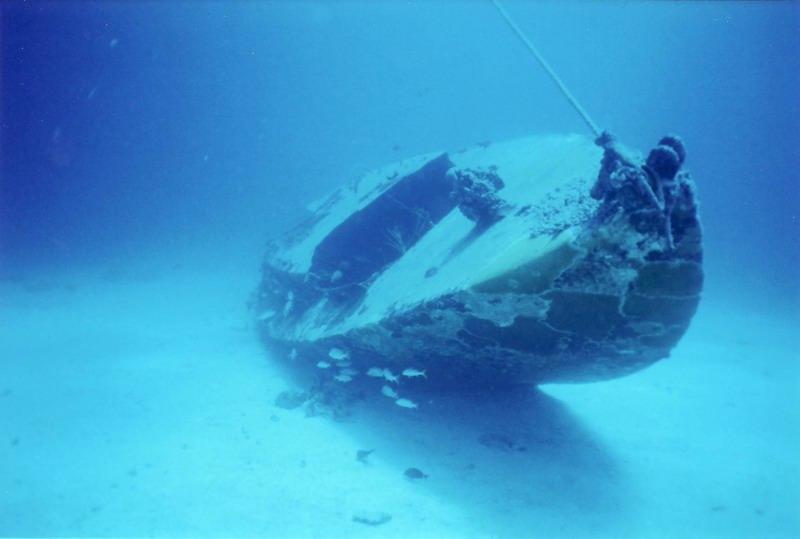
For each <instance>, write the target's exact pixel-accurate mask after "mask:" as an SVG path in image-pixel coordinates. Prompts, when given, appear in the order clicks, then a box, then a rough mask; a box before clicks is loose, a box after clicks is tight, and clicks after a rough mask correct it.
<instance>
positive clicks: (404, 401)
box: [394, 399, 419, 409]
mask: <svg viewBox="0 0 800 539" xmlns="http://www.w3.org/2000/svg"><path fill="white" fill-rule="evenodd" d="M394 403H395V404H396V405H398V406H400V407H402V408H409V409H414V408H419V406H417V403H416V402H414V401H410V400H408V399H397V400H396V401H394Z"/></svg>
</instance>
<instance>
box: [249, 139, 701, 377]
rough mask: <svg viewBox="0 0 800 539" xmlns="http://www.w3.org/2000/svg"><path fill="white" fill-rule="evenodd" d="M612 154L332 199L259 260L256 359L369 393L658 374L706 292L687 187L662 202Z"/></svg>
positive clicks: (570, 143) (483, 149)
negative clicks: (390, 387) (272, 357)
mask: <svg viewBox="0 0 800 539" xmlns="http://www.w3.org/2000/svg"><path fill="white" fill-rule="evenodd" d="M609 148H610V147H608V146H607V148H606V151H605V153H604V150H603V149H602V148H600V147H599V146H598V145H596V144H595V143H594V142H593V141H591V140H589V139H587V138H585V137H582V136H578V135H568V136H536V137H528V138H524V139H518V140H513V141H509V142H504V143H497V144H482V145H479V146H476V147H472V148H468V149H465V150H461V151H458V152H450V153H438V154H429V155H423V156H419V157H415V158H412V159H408V160H405V161H402V162H400V163H396V164H393V165H389V166H386V167H383V168H381V169H379V170H376V171H374V172H372V173H369V174H367V175H365V176H364V177H362V178H361V179H359V180H358V181H355V182H353V183H351V184H349V185H347V186H344V187H341V188H339V189H337V190H336V191H335V192H334V193H333V194H331V195H330V196H329V197H327V198H326V199H325V200H323V201H322V202H321V203H318V204H316V205H314V206H312V207H311V208H310V210H311V216H310V218H309V219H308V220H307V221H306V222H305V223H303V224H301V225H300V226H298V227H297V228H296V229H294V230H292V231H291V232H290V233H288V234H287V235H286V236H285V237H283V238H281V239H279V240H277V241H275V242H273V243H272V245H271V247H270V250H269V252H268V254H267V256H266V259H265V262H264V265H263V278H262V281H261V283H260V286H259V288H258V290H257V292H256V293H255V295H254V298H253V302H252V305H253V308H254V311H255V315H256V319H257V325H258V330H259V333H260V335H261V337H262V339H263V341H264V342H265V343H266V344H267V346H268V347H269V348H270V349H271V350H272V351H273V352H274V353H275V354H276V355H277V356H278V357H279V358H282V361H284V362H285V363H286V365H287V366H289V368H291V369H294V370H296V371H298V372H305V373H307V374H308V373H313V374H314V375H316V376H318V377H321V378H322V379H323V380H330V381H331V382H332V383H342V384H349V385H350V387H356V386H358V387H362V386H364V385H374V386H375V387H376V391H377V390H379V389H380V387H381V386H382V385H383V384H385V383H390V384H391V383H392V382H393V380H392V379H393V378H394V377H397V381H405V380H406V379H407V380H408V381H409V383H412V380H413V384H414V386H415V388H417V389H419V390H424V391H427V390H447V389H459V388H467V387H471V388H496V387H503V386H510V385H520V384H541V383H545V382H585V381H594V380H604V379H609V378H613V377H617V376H622V375H626V374H629V373H631V372H634V371H636V370H638V369H641V368H643V367H645V366H647V365H650V364H652V363H653V362H655V361H657V360H659V359H662V358H664V357H666V356H668V355H669V353H670V350H671V349H672V348H673V347H674V346H675V344H676V343H677V342H678V340H679V339H680V338H681V336H682V335H683V333H684V332H685V331H686V329H687V327H688V325H689V322H690V320H691V318H692V316H693V314H694V312H695V310H696V308H697V305H698V302H699V298H700V291H701V288H702V280H703V273H702V243H701V228H700V223H699V220H698V216H697V204H696V201H695V191H694V184H693V182H692V180H691V178H690V177H689V175H688V174H687V173H686V172H683V171H677V169H676V171H677V173H676V174H674V175H673V174H672V171H668V172H667V174H668V175H671V176H672V177H671V178H665V181H664V185H663V186H662V185H661V184H660V183H659V182H660V179H659V177H658V176H659V174H658V173H660V172H661V170H662V169H663V168H664V167H661V165H659V164H658V163H657V162H650V160H649V159H648V160H647V161H646V160H645V159H644V158H641V157H637V156H636V155H632V154H631V152H627V151H624V150H622V149H620V148H619V147H618V146H614V147H613V148H614V149H613V151H611V150H610V149H609ZM659 148H663V145H662V146H659ZM681 149H682V147H681ZM667 150H669V148H667ZM667 153H668V154H669V155H670V156H672V153H670V152H669V151H667ZM673 153H674V152H673ZM652 155H653V154H652V153H651V156H650V157H652ZM673 157H674V156H673ZM683 157H684V155H683V154H682V155H681V156H680V161H681V164H682V161H683ZM646 164H650V165H652V167H648V166H645V165H646ZM673 164H674V163H673ZM659 167H661V168H659ZM653 168H656V169H658V170H656V173H655V174H654V172H653V170H652V169H653ZM666 168H669V167H666ZM631 171H634V172H633V173H632V172H631ZM642 171H646V172H647V174H645V173H644V172H642ZM636 174H639V175H640V176H641V177H642V178H645V179H646V180H647V181H649V182H650V184H651V187H652V189H650V190H649V191H650V192H649V193H646V192H645V191H648V189H647V186H642V185H638V184H637V183H636V181H639V182H640V183H641V182H644V180H642V179H641V178H639V179H638V180H633V179H630V178H631V177H633V176H636ZM652 193H656V195H657V196H658V200H660V201H662V202H663V201H666V203H664V204H662V205H663V206H664V207H658V206H657V205H656V204H653V201H652V200H650V199H648V197H647V196H646V195H648V194H649V195H650V196H651V197H652ZM665 193H666V194H665ZM665 208H666V209H665ZM665 213H669V218H665ZM408 369H412V370H408ZM403 371H406V372H407V373H411V376H403V375H402V374H401V373H402V372H403ZM423 371H424V376H422V375H421V374H419V373H420V372H423ZM381 373H384V374H386V376H382V375H381ZM415 373H416V375H414V374H415Z"/></svg>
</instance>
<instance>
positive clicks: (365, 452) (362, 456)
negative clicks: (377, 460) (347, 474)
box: [356, 449, 375, 464]
mask: <svg viewBox="0 0 800 539" xmlns="http://www.w3.org/2000/svg"><path fill="white" fill-rule="evenodd" d="M374 451H375V450H374V449H359V450H358V451H356V460H357V461H358V462H361V463H363V464H368V462H367V458H368V457H369V456H370V455H371V454H372V453H373V452H374Z"/></svg>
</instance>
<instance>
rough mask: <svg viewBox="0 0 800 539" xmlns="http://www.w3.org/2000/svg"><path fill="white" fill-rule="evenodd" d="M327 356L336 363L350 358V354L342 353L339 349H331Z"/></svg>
mask: <svg viewBox="0 0 800 539" xmlns="http://www.w3.org/2000/svg"><path fill="white" fill-rule="evenodd" d="M328 355H329V356H330V357H331V358H332V359H334V360H336V361H340V360H345V359H347V358H349V357H350V354H348V353H347V352H345V351H344V350H342V349H341V348H331V349H330V350H329V351H328Z"/></svg>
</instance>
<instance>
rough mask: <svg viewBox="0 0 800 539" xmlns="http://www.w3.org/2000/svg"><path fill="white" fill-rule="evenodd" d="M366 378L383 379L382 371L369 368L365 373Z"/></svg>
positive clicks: (376, 368)
mask: <svg viewBox="0 0 800 539" xmlns="http://www.w3.org/2000/svg"><path fill="white" fill-rule="evenodd" d="M367 376H372V377H373V378H383V369H381V368H380V367H370V368H369V370H368V371H367Z"/></svg>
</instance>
